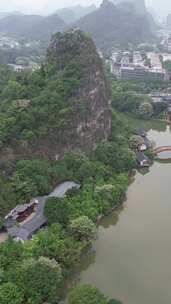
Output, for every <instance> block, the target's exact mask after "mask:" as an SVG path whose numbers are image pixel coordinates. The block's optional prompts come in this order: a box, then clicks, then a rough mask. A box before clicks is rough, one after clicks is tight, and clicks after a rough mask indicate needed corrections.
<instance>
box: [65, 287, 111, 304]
mask: <svg viewBox="0 0 171 304" xmlns="http://www.w3.org/2000/svg"><path fill="white" fill-rule="evenodd" d="M107 303H108V300H107V298H106V297H105V296H104V295H103V294H102V293H101V292H100V291H99V290H98V289H97V288H94V287H92V286H90V285H82V286H78V287H76V288H75V289H73V290H72V291H71V293H70V295H69V304H107Z"/></svg>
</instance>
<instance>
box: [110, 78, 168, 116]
mask: <svg viewBox="0 0 171 304" xmlns="http://www.w3.org/2000/svg"><path fill="white" fill-rule="evenodd" d="M111 84H112V107H113V108H114V109H117V110H118V111H120V112H122V113H125V114H131V115H133V116H134V117H137V118H140V119H145V120H148V119H156V118H163V117H164V115H165V112H166V110H167V108H168V104H167V103H166V102H163V101H161V102H153V100H152V98H151V97H150V96H149V95H148V94H149V93H151V92H152V91H153V90H155V89H157V90H159V89H160V87H161V91H162V90H163V89H165V88H167V87H168V83H167V85H166V84H165V83H163V82H158V81H157V82H148V83H146V82H137V81H122V80H116V79H111Z"/></svg>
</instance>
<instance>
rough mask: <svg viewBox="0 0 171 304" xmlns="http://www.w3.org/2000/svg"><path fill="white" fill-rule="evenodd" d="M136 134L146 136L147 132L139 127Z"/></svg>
mask: <svg viewBox="0 0 171 304" xmlns="http://www.w3.org/2000/svg"><path fill="white" fill-rule="evenodd" d="M136 134H137V135H139V136H143V137H144V136H146V132H145V130H144V129H142V128H139V129H137V130H136Z"/></svg>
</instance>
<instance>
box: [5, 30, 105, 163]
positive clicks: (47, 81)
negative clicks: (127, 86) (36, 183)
mask: <svg viewBox="0 0 171 304" xmlns="http://www.w3.org/2000/svg"><path fill="white" fill-rule="evenodd" d="M16 76H18V75H16ZM24 77H25V74H22V73H21V74H20V77H18V78H17V81H16V82H12V88H13V84H14V83H15V88H16V87H17V88H19V91H18V93H17V96H16V95H15V94H14V93H16V89H15V90H13V95H12V98H11V95H10V96H8V94H6V95H5V97H4V103H3V102H2V104H0V113H1V123H0V144H1V147H0V160H2V161H4V160H8V159H16V158H22V157H23V156H24V157H30V156H35V155H36V156H44V157H48V158H52V159H55V158H56V159H57V158H59V157H62V156H63V155H64V152H66V151H73V150H82V151H85V152H87V153H90V152H91V151H93V149H94V148H95V146H96V145H97V143H99V142H100V141H102V140H106V139H107V138H108V136H109V135H110V131H111V111H110V102H109V99H110V98H109V97H110V96H109V95H110V90H109V88H108V85H107V81H106V79H105V73H104V70H103V63H102V61H101V59H100V57H99V55H98V53H97V50H96V47H95V45H94V43H93V41H92V39H91V38H89V37H88V36H87V35H86V34H84V33H83V32H81V31H79V30H75V31H69V32H66V33H64V34H62V33H58V34H55V35H54V36H53V37H52V39H51V42H50V45H49V48H48V50H47V56H46V60H45V62H44V65H43V66H42V68H41V70H40V71H37V72H35V73H33V74H29V75H28V77H29V78H28V79H27V81H25V78H24ZM8 83H9V84H8V86H9V85H10V87H11V82H10V81H9V82H8ZM23 83H24V85H23ZM8 86H7V87H8ZM5 92H7V93H8V91H6V90H5ZM10 92H11V91H10ZM20 92H21V93H20ZM23 93H24V95H23ZM15 96H16V97H15ZM28 96H29V100H27V99H28ZM23 97H24V98H25V99H26V100H25V99H24V100H23ZM2 98H3V94H2ZM17 98H20V100H18V99H17Z"/></svg>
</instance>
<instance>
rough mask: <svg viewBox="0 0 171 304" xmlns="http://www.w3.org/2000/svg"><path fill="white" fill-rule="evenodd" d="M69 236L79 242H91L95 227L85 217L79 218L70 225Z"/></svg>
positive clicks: (93, 237) (94, 234)
mask: <svg viewBox="0 0 171 304" xmlns="http://www.w3.org/2000/svg"><path fill="white" fill-rule="evenodd" d="M70 230H71V234H72V235H73V236H74V237H75V238H76V239H77V240H79V241H81V240H85V241H92V240H94V239H95V236H96V226H95V225H94V223H93V222H92V220H90V219H89V218H88V217H87V216H81V217H79V218H77V219H75V220H73V221H71V224H70Z"/></svg>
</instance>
